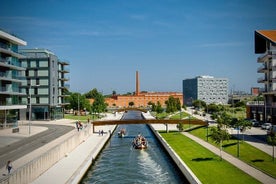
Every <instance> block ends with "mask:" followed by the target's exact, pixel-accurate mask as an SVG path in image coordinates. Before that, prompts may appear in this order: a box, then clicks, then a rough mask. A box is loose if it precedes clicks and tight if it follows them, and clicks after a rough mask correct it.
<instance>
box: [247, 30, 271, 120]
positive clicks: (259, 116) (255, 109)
mask: <svg viewBox="0 0 276 184" xmlns="http://www.w3.org/2000/svg"><path fill="white" fill-rule="evenodd" d="M255 53H256V54H261V55H260V56H259V57H258V59H257V62H258V63H260V64H261V66H260V67H259V68H258V73H261V74H262V75H263V76H262V77H260V78H259V79H258V83H261V84H263V85H264V91H263V92H262V94H263V96H264V101H262V102H250V103H248V104H247V117H248V118H251V119H256V120H258V121H262V122H271V123H274V124H276V30H259V31H255Z"/></svg>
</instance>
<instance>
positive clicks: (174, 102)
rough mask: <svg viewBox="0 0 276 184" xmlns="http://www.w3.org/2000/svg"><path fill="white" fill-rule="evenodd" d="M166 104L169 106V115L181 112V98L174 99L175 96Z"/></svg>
mask: <svg viewBox="0 0 276 184" xmlns="http://www.w3.org/2000/svg"><path fill="white" fill-rule="evenodd" d="M165 104H166V105H167V108H166V112H167V113H170V112H175V111H178V110H181V103H180V100H179V98H174V97H173V96H170V97H169V99H168V100H167V101H166V102H165Z"/></svg>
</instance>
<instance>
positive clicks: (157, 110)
mask: <svg viewBox="0 0 276 184" xmlns="http://www.w3.org/2000/svg"><path fill="white" fill-rule="evenodd" d="M155 110H156V112H157V113H162V112H163V111H164V109H163V108H162V106H161V103H160V102H159V101H157V105H156V109H155Z"/></svg>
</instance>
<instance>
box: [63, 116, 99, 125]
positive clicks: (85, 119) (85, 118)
mask: <svg viewBox="0 0 276 184" xmlns="http://www.w3.org/2000/svg"><path fill="white" fill-rule="evenodd" d="M64 118H65V119H72V120H80V121H81V122H83V123H87V119H88V118H89V119H90V120H92V116H91V115H88V116H76V115H73V114H65V116H64ZM95 119H97V118H94V120H95Z"/></svg>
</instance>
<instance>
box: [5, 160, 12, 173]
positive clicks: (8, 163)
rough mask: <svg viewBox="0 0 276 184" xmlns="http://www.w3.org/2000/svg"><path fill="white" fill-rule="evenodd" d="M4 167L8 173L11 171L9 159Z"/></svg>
mask: <svg viewBox="0 0 276 184" xmlns="http://www.w3.org/2000/svg"><path fill="white" fill-rule="evenodd" d="M6 168H7V170H8V173H9V174H10V173H11V169H12V163H11V161H10V160H9V161H8V162H7V165H6Z"/></svg>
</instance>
